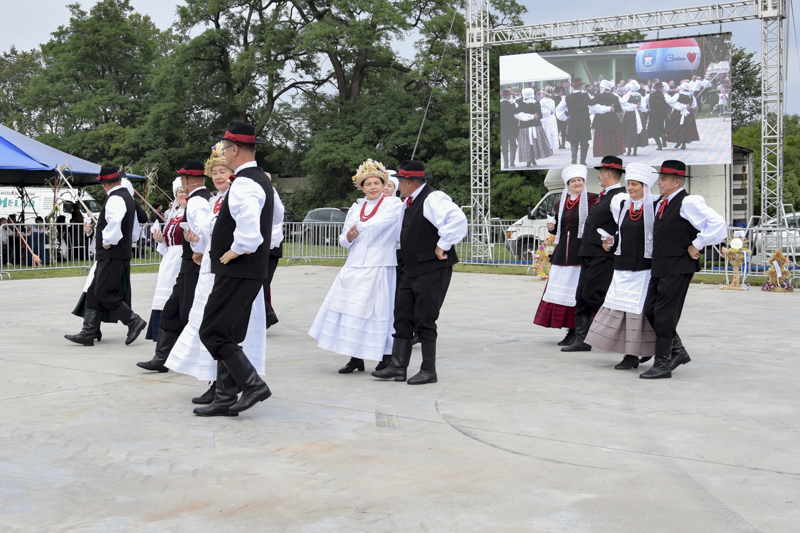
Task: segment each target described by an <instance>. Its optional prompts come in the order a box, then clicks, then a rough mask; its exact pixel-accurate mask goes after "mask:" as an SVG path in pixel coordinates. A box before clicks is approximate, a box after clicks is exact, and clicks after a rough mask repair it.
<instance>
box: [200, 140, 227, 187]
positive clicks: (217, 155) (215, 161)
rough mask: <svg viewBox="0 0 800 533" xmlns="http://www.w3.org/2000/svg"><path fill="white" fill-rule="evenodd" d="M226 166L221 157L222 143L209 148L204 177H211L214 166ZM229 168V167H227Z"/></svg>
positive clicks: (223, 158) (223, 157)
mask: <svg viewBox="0 0 800 533" xmlns="http://www.w3.org/2000/svg"><path fill="white" fill-rule="evenodd" d="M219 165H222V166H224V167H227V166H228V163H226V162H225V156H223V155H222V141H220V142H218V143H217V144H215V145H214V146H213V147H212V148H211V156H210V157H209V158H208V159H207V160H206V176H208V177H209V178H210V177H211V169H213V168H214V167H216V166H219ZM228 168H230V167H228ZM231 170H233V169H232V168H231Z"/></svg>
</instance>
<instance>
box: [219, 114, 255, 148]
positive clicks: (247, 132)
mask: <svg viewBox="0 0 800 533" xmlns="http://www.w3.org/2000/svg"><path fill="white" fill-rule="evenodd" d="M222 140H223V141H230V142H234V143H240V144H265V143H264V141H262V140H261V139H259V138H258V137H256V129H255V128H254V127H253V125H252V124H248V123H247V122H242V121H241V120H234V121H233V122H231V123H230V124H229V125H228V129H227V130H225V135H224V136H223V138H222Z"/></svg>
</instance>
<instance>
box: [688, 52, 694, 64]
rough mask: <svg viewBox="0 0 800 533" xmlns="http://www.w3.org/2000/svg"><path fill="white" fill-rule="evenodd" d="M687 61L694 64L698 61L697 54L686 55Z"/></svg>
mask: <svg viewBox="0 0 800 533" xmlns="http://www.w3.org/2000/svg"><path fill="white" fill-rule="evenodd" d="M686 59H688V60H689V63H694V60H695V59H697V54H695V53H694V52H690V53H688V54H686Z"/></svg>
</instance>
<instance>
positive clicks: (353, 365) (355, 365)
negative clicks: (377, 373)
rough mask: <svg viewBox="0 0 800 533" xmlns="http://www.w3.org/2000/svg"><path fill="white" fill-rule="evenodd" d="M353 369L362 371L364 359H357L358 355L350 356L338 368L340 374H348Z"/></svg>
mask: <svg viewBox="0 0 800 533" xmlns="http://www.w3.org/2000/svg"><path fill="white" fill-rule="evenodd" d="M354 370H358V371H359V372H363V371H364V360H363V359H359V358H358V357H351V358H350V360H349V361H348V362H347V364H346V365H344V366H343V367H342V368H340V369H339V373H340V374H350V373H351V372H353V371H354Z"/></svg>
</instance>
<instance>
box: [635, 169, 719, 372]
mask: <svg viewBox="0 0 800 533" xmlns="http://www.w3.org/2000/svg"><path fill="white" fill-rule="evenodd" d="M687 177H688V176H687V174H686V164H685V163H683V162H682V161H677V160H670V161H664V162H663V163H662V164H661V169H660V170H659V176H658V190H659V192H661V199H660V200H659V201H658V203H657V204H656V211H655V220H654V221H653V262H652V266H651V277H650V285H649V286H648V290H647V300H645V304H644V315H645V316H646V317H647V320H648V321H649V322H650V324H651V325H652V326H653V329H654V330H655V332H656V350H655V351H656V355H655V357H656V360H655V362H654V363H653V367H652V368H651V369H650V370H648V371H647V372H644V373H642V374H640V375H639V377H640V378H642V379H662V378H670V377H672V371H673V370H675V369H676V368H677V367H678V366H680V365H683V364H686V363H688V362H689V361H691V358H690V357H689V354H688V353H687V352H686V348H684V346H683V343H682V342H681V338H680V337H679V336H678V332H677V328H678V321H679V320H680V318H681V312H682V311H683V304H684V302H685V301H686V293H687V292H688V291H689V284H690V283H691V281H692V277H693V276H694V273H695V272H697V271H699V270H700V261H699V259H700V251H701V250H703V249H704V248H705V247H706V246H712V245H715V244H719V243H721V242H722V241H724V240H725V239H726V238H727V237H728V228H727V225H726V224H725V219H724V218H723V217H722V216H720V215H719V213H717V212H716V211H714V210H713V209H711V208H710V207H708V205H706V202H705V199H704V198H703V197H702V196H699V195H695V194H693V195H690V194H688V193H687V192H686V191H685V190H684V189H683V181H684V180H685V179H686V178H687Z"/></svg>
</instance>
